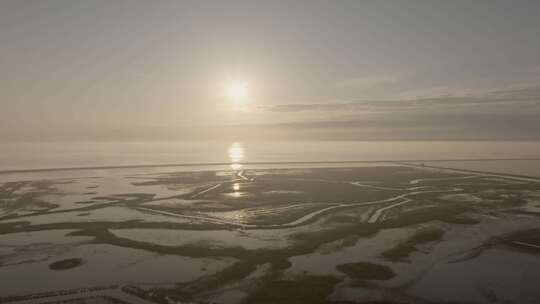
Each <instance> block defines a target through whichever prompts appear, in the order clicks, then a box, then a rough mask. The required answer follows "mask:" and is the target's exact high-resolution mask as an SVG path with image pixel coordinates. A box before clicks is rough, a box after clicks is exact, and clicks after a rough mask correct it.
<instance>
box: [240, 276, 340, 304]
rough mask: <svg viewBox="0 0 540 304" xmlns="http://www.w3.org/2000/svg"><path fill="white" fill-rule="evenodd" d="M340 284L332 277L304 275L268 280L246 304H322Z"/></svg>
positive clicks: (261, 284) (264, 281)
mask: <svg viewBox="0 0 540 304" xmlns="http://www.w3.org/2000/svg"><path fill="white" fill-rule="evenodd" d="M337 282H339V280H338V279H336V278H335V277H332V276H319V275H304V276H299V277H296V278H294V279H293V280H285V279H274V278H268V279H265V280H263V281H262V282H260V283H259V284H258V286H257V290H256V291H255V292H253V293H252V294H251V295H250V296H249V297H248V298H247V299H246V300H245V301H244V304H255V303H257V304H298V303H310V304H322V303H327V302H326V298H327V297H328V296H329V295H330V294H331V293H332V290H333V288H334V285H335V284H336V283H337Z"/></svg>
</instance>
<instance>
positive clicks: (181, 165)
mask: <svg viewBox="0 0 540 304" xmlns="http://www.w3.org/2000/svg"><path fill="white" fill-rule="evenodd" d="M539 160H540V158H464V159H457V158H456V159H392V160H388V159H386V160H343V161H262V162H241V164H242V165H307V164H362V163H411V162H468V161H470V162H473V161H539ZM233 164H234V163H232V162H216V163H172V164H148V165H118V166H112V165H111V166H82V167H57V168H41V169H13V170H0V174H13V173H31V172H53V171H76V170H107V169H134V168H165V167H196V166H230V165H233Z"/></svg>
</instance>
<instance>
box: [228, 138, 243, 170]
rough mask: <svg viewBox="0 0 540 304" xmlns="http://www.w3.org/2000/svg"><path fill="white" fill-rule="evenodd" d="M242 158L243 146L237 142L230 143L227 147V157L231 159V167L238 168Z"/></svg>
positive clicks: (240, 166) (240, 165)
mask: <svg viewBox="0 0 540 304" xmlns="http://www.w3.org/2000/svg"><path fill="white" fill-rule="evenodd" d="M243 158H244V148H243V147H242V145H241V144H240V143H238V142H235V143H232V145H231V146H230V147H229V159H230V160H231V169H233V170H240V169H241V168H242V164H241V163H240V162H241V161H242V159H243Z"/></svg>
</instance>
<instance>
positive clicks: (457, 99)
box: [265, 85, 540, 112]
mask: <svg viewBox="0 0 540 304" xmlns="http://www.w3.org/2000/svg"><path fill="white" fill-rule="evenodd" d="M496 105H540V85H534V86H526V87H520V86H518V87H510V88H505V89H496V90H490V91H486V92H475V93H464V94H461V95H456V94H445V95H439V96H433V97H424V98H409V99H384V100H361V101H348V102H333V103H312V104H308V103H304V104H282V105H275V106H270V107H266V108H265V109H266V110H267V111H272V112H301V111H323V112H324V111H373V110H400V109H402V110H414V109H421V110H426V109H430V108H449V107H454V108H455V107H471V106H496Z"/></svg>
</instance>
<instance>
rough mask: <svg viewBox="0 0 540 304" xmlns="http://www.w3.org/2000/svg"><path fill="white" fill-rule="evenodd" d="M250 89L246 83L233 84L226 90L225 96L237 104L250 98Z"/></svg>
mask: <svg viewBox="0 0 540 304" xmlns="http://www.w3.org/2000/svg"><path fill="white" fill-rule="evenodd" d="M248 95H249V89H248V86H247V84H246V83H243V82H238V83H231V84H229V85H227V86H226V88H225V96H226V97H227V99H229V100H230V101H233V102H235V103H238V102H242V101H245V100H246V99H247V98H248Z"/></svg>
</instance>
